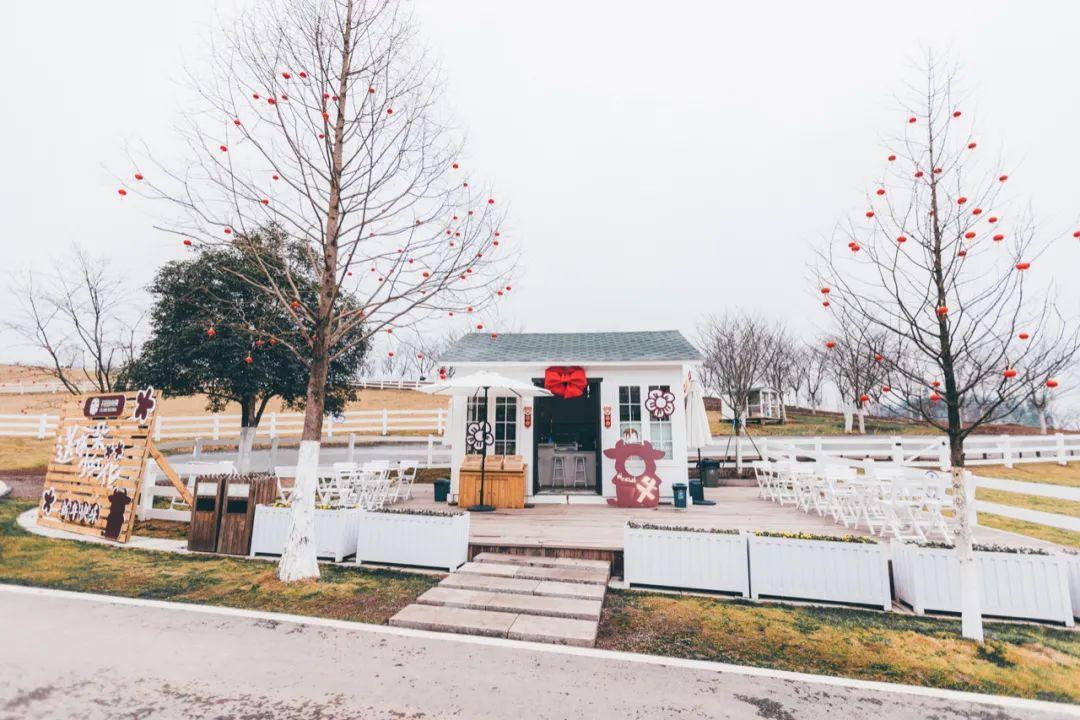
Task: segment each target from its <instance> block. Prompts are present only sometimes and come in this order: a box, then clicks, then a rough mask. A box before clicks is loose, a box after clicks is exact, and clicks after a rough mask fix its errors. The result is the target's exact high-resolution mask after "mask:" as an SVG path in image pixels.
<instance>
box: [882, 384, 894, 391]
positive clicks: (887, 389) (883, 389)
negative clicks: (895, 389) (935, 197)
mask: <svg viewBox="0 0 1080 720" xmlns="http://www.w3.org/2000/svg"><path fill="white" fill-rule="evenodd" d="M881 392H883V393H887V392H892V388H891V387H889V386H888V385H882V386H881Z"/></svg>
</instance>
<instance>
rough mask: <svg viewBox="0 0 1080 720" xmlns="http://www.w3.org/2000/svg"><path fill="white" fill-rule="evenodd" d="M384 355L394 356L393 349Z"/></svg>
mask: <svg viewBox="0 0 1080 720" xmlns="http://www.w3.org/2000/svg"><path fill="white" fill-rule="evenodd" d="M386 357H394V351H393V350H391V351H390V352H388V353H386Z"/></svg>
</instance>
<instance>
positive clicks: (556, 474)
mask: <svg viewBox="0 0 1080 720" xmlns="http://www.w3.org/2000/svg"><path fill="white" fill-rule="evenodd" d="M565 482H566V458H564V457H562V456H561V455H556V456H555V457H554V458H552V460H551V486H552V487H560V486H562V485H563V484H564V483H565Z"/></svg>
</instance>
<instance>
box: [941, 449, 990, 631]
mask: <svg viewBox="0 0 1080 720" xmlns="http://www.w3.org/2000/svg"><path fill="white" fill-rule="evenodd" d="M949 459H950V461H951V463H952V497H953V508H954V509H955V512H956V556H957V560H958V561H959V564H960V603H961V605H960V614H961V620H960V626H961V634H962V635H963V636H964V637H966V638H968V639H969V640H974V641H976V642H980V643H981V642H982V641H983V626H982V592H981V588H982V578H981V576H980V572H979V563H978V560H977V559H976V558H975V551H974V548H973V545H974V534H973V528H974V526H975V525H976V524H977V523H978V517H977V516H976V514H975V503H974V500H975V489H974V488H973V487H972V483H971V480H972V478H971V473H969V472H968V471H967V470H965V469H964V444H963V440H962V439H961V438H960V437H958V436H957V435H955V434H950V435H949Z"/></svg>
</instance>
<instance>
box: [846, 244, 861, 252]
mask: <svg viewBox="0 0 1080 720" xmlns="http://www.w3.org/2000/svg"><path fill="white" fill-rule="evenodd" d="M848 247H850V248H851V252H859V251H860V250H862V248H861V247H859V243H851V245H849V246H848Z"/></svg>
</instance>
